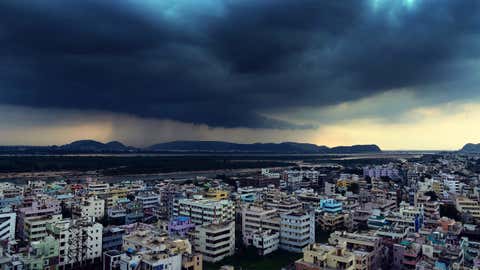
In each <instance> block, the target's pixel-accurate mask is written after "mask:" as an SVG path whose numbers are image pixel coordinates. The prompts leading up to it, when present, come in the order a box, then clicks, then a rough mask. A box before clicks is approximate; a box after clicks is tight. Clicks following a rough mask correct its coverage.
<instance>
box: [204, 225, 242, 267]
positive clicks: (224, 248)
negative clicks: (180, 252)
mask: <svg viewBox="0 0 480 270" xmlns="http://www.w3.org/2000/svg"><path fill="white" fill-rule="evenodd" d="M195 250H196V251H197V252H200V253H201V254H202V255H203V259H204V260H205V261H207V262H218V261H221V260H222V259H223V258H225V257H228V256H232V255H233V254H234V253H235V222H224V223H217V224H209V225H202V226H197V227H196V229H195Z"/></svg>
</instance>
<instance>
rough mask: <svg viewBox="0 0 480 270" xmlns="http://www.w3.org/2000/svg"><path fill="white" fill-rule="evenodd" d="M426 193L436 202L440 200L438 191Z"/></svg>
mask: <svg viewBox="0 0 480 270" xmlns="http://www.w3.org/2000/svg"><path fill="white" fill-rule="evenodd" d="M425 195H426V196H429V197H430V200H432V201H434V202H435V201H437V200H438V196H437V193H435V192H433V191H432V190H430V191H427V192H425Z"/></svg>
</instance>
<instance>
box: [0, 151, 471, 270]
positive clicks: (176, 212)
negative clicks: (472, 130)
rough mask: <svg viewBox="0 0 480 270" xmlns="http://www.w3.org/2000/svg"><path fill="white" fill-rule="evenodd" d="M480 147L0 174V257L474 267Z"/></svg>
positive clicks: (98, 265)
mask: <svg viewBox="0 0 480 270" xmlns="http://www.w3.org/2000/svg"><path fill="white" fill-rule="evenodd" d="M377 156H378V157H379V159H380V160H382V154H377ZM351 158H361V155H360V156H356V157H355V156H351ZM479 159H480V157H479V156H478V155H476V154H471V153H470V154H469V153H462V152H451V153H438V154H422V155H415V156H413V155H412V156H411V157H410V158H404V157H402V158H398V159H397V160H395V161H391V160H388V161H385V162H383V163H382V162H376V164H364V160H363V162H359V163H356V162H353V163H351V164H350V165H348V166H344V165H340V164H335V163H315V162H299V163H298V164H297V165H295V166H290V167H283V168H274V169H270V168H263V169H256V170H252V171H249V172H238V173H234V174H231V175H229V176H226V175H222V174H220V175H217V176H216V177H205V176H195V177H191V178H176V179H175V178H172V179H156V180H152V179H150V180H141V177H142V176H141V175H138V177H137V176H135V175H130V176H128V177H127V178H128V180H126V179H125V180H122V181H102V176H101V175H99V176H98V177H92V176H88V177H85V178H79V179H76V180H69V179H65V177H63V178H61V180H55V177H53V178H52V177H50V178H48V179H44V180H42V179H37V180H33V179H31V178H26V180H25V182H23V183H20V182H18V181H13V182H12V181H2V183H1V184H0V190H1V192H0V206H1V214H0V221H1V224H0V228H1V230H0V239H1V259H0V267H1V269H14V270H19V269H104V270H134V269H142V270H143V269H144V270H147V269H148V270H149V269H155V270H160V269H171V270H201V269H222V270H224V269H295V270H314V269H318V270H320V269H345V270H354V269H358V270H361V269H417V270H424V269H439V270H444V269H479V266H480V228H479V227H478V224H480V203H479V200H480V194H479V188H478V186H479V185H478V182H479V174H478V173H479V170H478V165H477V164H478V161H479ZM136 178H138V179H136Z"/></svg>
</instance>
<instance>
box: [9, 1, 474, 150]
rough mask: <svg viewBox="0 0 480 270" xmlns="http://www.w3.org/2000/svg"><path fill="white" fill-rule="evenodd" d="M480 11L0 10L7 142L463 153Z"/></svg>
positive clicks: (428, 6)
mask: <svg viewBox="0 0 480 270" xmlns="http://www.w3.org/2000/svg"><path fill="white" fill-rule="evenodd" d="M479 5H480V2H479V1H475V0H462V1H446V0H441V1H433V0H398V1H393V0H365V1H357V0H353V1H312V0H297V1H271V0H267V1H252V0H247V1H227V0H201V1H200V0H199V1H187V0H162V1H154V0H134V1H133V0H132V1H69V2H68V3H67V2H65V1H60V0H50V1H40V0H32V1H16V0H15V1H14V0H6V1H1V2H0V58H1V59H2V65H1V72H0V115H1V117H0V144H1V145H52V144H64V143H68V142H70V141H73V140H78V139H95V140H100V141H105V142H106V141H110V140H119V141H122V142H124V143H125V144H128V145H133V146H147V145H151V144H154V143H159V142H165V141H172V140H222V141H232V142H243V143H247V142H248V143H250V142H282V141H296V142H309V143H315V144H318V145H327V146H336V145H352V144H377V145H379V146H380V147H381V148H382V149H385V150H389V149H390V150H391V149H418V150H421V149H435V150H453V149H459V148H461V146H462V145H464V144H465V143H467V142H474V143H476V142H478V141H480V140H479V136H478V134H480V127H479V126H478V125H476V124H475V123H476V120H477V119H479V118H480V110H479V109H480V100H479V97H480V96H479V91H478V85H480V84H479V80H480V76H479V74H478V73H479V72H478V71H479V56H480V54H479V53H480V44H479V32H480V14H479V13H480V7H479ZM19 18H23V19H21V20H20V19H19Z"/></svg>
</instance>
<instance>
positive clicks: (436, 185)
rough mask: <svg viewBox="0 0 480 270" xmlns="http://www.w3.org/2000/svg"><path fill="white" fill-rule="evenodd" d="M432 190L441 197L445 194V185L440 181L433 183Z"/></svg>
mask: <svg viewBox="0 0 480 270" xmlns="http://www.w3.org/2000/svg"><path fill="white" fill-rule="evenodd" d="M432 190H433V192H435V194H437V195H440V194H442V193H443V190H444V187H443V183H442V182H440V181H435V180H434V181H432Z"/></svg>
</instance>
